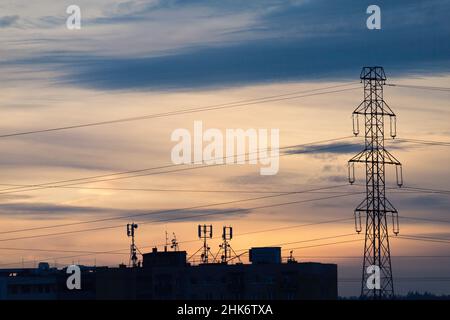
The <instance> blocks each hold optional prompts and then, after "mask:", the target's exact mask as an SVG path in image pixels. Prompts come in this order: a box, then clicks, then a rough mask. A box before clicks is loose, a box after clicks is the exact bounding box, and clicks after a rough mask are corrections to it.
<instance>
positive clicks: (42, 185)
mask: <svg viewBox="0 0 450 320" xmlns="http://www.w3.org/2000/svg"><path fill="white" fill-rule="evenodd" d="M349 138H353V136H346V137H341V138H333V139H327V140H321V141H316V142H309V143H305V144H299V145H292V146H285V147H281V148H279V150H285V149H291V148H299V147H305V146H308V145H314V144H321V143H326V142H334V141H340V140H345V139H349ZM342 147H346V146H345V145H337V146H336V145H333V146H324V147H323V148H317V149H316V150H315V151H320V150H328V149H338V148H342ZM257 152H259V151H256V152H252V153H257ZM308 152H312V151H308V150H305V151H303V152H301V153H308ZM252 153H246V154H241V155H238V156H248V155H250V154H252ZM299 153H300V151H298V152H296V153H285V154H282V155H280V157H281V156H287V155H294V154H299ZM229 157H231V156H225V157H221V158H215V159H213V160H217V161H218V160H226V159H228V158H229ZM232 157H234V155H233V156H232ZM268 157H270V156H268ZM268 157H265V158H268ZM225 164H226V161H223V163H217V164H213V165H200V166H194V167H187V168H180V169H173V170H167V171H158V172H151V173H142V172H145V171H152V170H159V169H167V168H172V167H180V166H183V165H184V164H169V165H162V166H156V167H150V168H143V169H137V170H128V171H122V172H116V173H111V174H104V175H96V176H90V177H85V178H75V179H68V180H60V181H53V182H46V183H40V184H35V185H31V186H30V189H25V188H23V187H11V188H5V189H1V190H0V195H1V194H11V193H17V192H24V191H34V190H41V189H49V188H58V187H61V186H55V185H56V184H61V183H66V182H76V181H79V182H76V183H68V184H64V185H62V186H63V187H67V186H73V185H80V184H86V183H96V182H105V181H114V180H121V179H130V178H136V177H142V176H150V175H158V174H166V173H174V172H180V171H189V170H195V169H202V168H207V167H217V166H222V165H225ZM133 173H139V174H135V175H131V176H123V177H122V175H126V174H133ZM108 177H111V178H108ZM102 178H104V179H102ZM92 179H97V180H92ZM83 180H88V181H83ZM91 180H92V181H91Z"/></svg>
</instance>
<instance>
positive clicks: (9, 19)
mask: <svg viewBox="0 0 450 320" xmlns="http://www.w3.org/2000/svg"><path fill="white" fill-rule="evenodd" d="M18 20H19V16H18V15H13V16H3V17H0V28H8V27H11V26H13V25H14V24H15V23H16V22H17V21H18Z"/></svg>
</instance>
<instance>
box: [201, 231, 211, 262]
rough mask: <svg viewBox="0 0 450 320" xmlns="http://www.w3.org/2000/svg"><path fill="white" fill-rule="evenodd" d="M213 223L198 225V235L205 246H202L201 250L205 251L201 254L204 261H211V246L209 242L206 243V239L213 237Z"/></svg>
mask: <svg viewBox="0 0 450 320" xmlns="http://www.w3.org/2000/svg"><path fill="white" fill-rule="evenodd" d="M212 234H213V233H212V225H209V226H208V225H206V224H204V225H200V224H199V225H198V237H199V238H200V239H202V240H203V247H202V248H200V250H203V253H202V254H201V261H202V263H208V261H209V253H210V250H211V248H210V247H208V244H207V243H206V239H208V238H209V239H211V238H212Z"/></svg>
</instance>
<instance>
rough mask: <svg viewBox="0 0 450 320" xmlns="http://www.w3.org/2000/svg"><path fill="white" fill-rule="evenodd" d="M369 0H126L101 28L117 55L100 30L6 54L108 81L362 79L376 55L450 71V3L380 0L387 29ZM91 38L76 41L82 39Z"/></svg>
mask: <svg viewBox="0 0 450 320" xmlns="http://www.w3.org/2000/svg"><path fill="white" fill-rule="evenodd" d="M366 2H367V1H363V2H362V3H361V4H360V5H358V6H355V5H354V2H353V1H342V2H341V1H339V2H332V3H330V2H329V1H305V2H302V3H300V5H296V4H295V3H285V4H280V3H277V2H274V1H265V2H263V3H259V2H258V5H256V4H255V3H253V4H247V5H245V6H244V7H241V6H240V5H237V3H236V2H234V1H231V2H230V3H227V4H220V3H219V2H217V1H212V2H209V1H208V2H205V1H194V2H193V3H189V4H181V3H180V2H178V1H170V2H168V3H165V4H164V5H159V6H157V9H155V8H154V7H153V6H149V8H148V9H145V10H144V12H143V13H142V12H141V13H138V12H135V11H133V10H132V8H133V5H131V7H130V6H129V5H126V6H125V7H127V8H128V9H126V10H125V13H121V14H122V15H120V14H119V16H112V17H111V20H108V19H109V18H102V19H103V20H105V19H106V20H108V23H111V25H108V27H107V28H106V29H105V28H103V29H102V30H104V32H105V34H108V39H114V42H111V43H114V46H116V47H117V48H120V49H118V50H117V51H118V52H120V54H118V55H114V56H111V50H110V49H111V47H110V45H111V43H105V42H104V40H103V39H104V36H102V35H101V34H98V35H95V34H94V35H92V37H91V38H98V40H99V41H96V42H95V43H96V45H98V46H103V47H97V48H95V49H92V48H91V49H90V50H88V51H87V52H86V51H83V52H76V51H72V50H67V51H60V50H55V49H49V50H48V51H47V52H45V51H42V52H39V53H37V54H34V57H32V58H30V57H28V58H25V59H21V60H16V61H8V63H16V64H18V65H28V66H44V67H46V68H48V69H49V70H50V71H54V72H58V73H59V76H58V77H57V79H58V80H59V81H60V84H62V85H63V84H65V85H73V86H79V87H84V88H94V89H106V90H152V89H153V90H175V89H177V90H179V89H188V90H191V89H197V88H214V87H224V86H225V87H230V86H240V85H246V84H255V83H266V82H283V81H301V80H322V79H339V80H340V79H355V78H357V76H358V75H359V71H360V68H361V67H362V66H364V65H373V64H376V65H383V66H384V67H385V68H386V70H387V74H388V77H391V76H405V75H410V74H431V73H434V74H446V73H449V72H450V58H449V57H450V43H449V41H447V40H448V38H449V36H450V23H449V22H448V19H447V17H446V16H445V14H444V12H445V10H444V8H449V7H450V4H449V3H448V2H443V1H430V2H428V3H427V4H423V3H421V2H419V1H408V2H407V1H398V2H395V3H392V1H390V2H385V1H382V3H380V6H381V8H382V17H383V24H382V29H381V30H379V31H370V30H367V28H366V27H365V19H366V13H365V8H367V6H365V5H366ZM367 3H369V2H367ZM145 14H151V16H146V15H145ZM194 18H195V19H194ZM114 19H118V20H119V21H120V23H124V21H123V20H124V19H125V20H127V21H126V23H127V27H126V28H121V30H122V31H121V33H120V34H118V35H116V34H110V32H112V30H115V29H113V26H117V24H114ZM229 19H232V23H230V22H227V21H229ZM138 20H139V22H138ZM141 20H142V21H141ZM119 21H117V23H119ZM167 21H170V23H171V24H168V23H167ZM104 22H105V21H104ZM104 22H102V23H104ZM98 23H100V22H98ZM155 23H156V24H155ZM93 25H94V26H95V25H96V23H95V22H93ZM146 26H147V27H149V26H151V28H147V29H148V31H145V32H147V35H146V36H145V37H144V38H148V40H149V41H148V42H142V41H141V40H142V39H143V37H142V36H143V35H142V33H141V31H142V30H146ZM174 26H175V27H174ZM89 30H90V29H89ZM107 30H110V31H109V32H108V31H107ZM139 30H141V31H139ZM205 30H206V31H207V30H211V32H207V33H205ZM169 31H170V32H169ZM141 35H142V36H141ZM224 35H226V36H224ZM119 36H120V37H119ZM111 37H112V38H111ZM82 40H83V39H82ZM80 41H81V40H80ZM83 41H85V42H86V41H88V40H87V39H84V40H83ZM83 41H81V42H79V41H75V40H74V44H76V45H77V48H81V47H83V46H82V45H81V44H82V43H83ZM133 41H136V43H133ZM167 41H169V42H167ZM90 44H92V42H90ZM138 45H139V46H143V47H142V48H141V49H140V52H141V53H140V54H139V55H136V54H134V52H133V51H131V48H135V47H136V46H138ZM68 47H69V48H70V47H71V44H70V43H68ZM88 47H89V46H88ZM161 48H165V50H162V51H161ZM103 51H107V54H102V52H103Z"/></svg>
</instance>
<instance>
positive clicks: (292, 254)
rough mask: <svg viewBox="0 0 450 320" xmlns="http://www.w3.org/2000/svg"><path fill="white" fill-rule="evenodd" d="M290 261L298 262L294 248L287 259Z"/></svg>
mask: <svg viewBox="0 0 450 320" xmlns="http://www.w3.org/2000/svg"><path fill="white" fill-rule="evenodd" d="M287 262H288V263H296V262H297V260H295V257H294V250H291V251H289V258H288V260H287Z"/></svg>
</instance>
